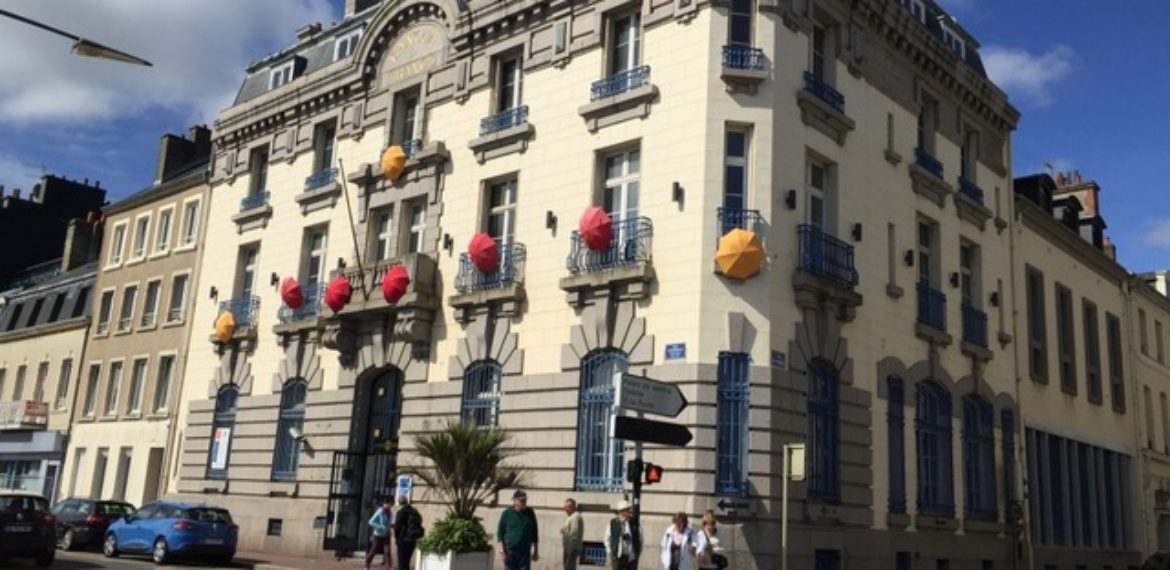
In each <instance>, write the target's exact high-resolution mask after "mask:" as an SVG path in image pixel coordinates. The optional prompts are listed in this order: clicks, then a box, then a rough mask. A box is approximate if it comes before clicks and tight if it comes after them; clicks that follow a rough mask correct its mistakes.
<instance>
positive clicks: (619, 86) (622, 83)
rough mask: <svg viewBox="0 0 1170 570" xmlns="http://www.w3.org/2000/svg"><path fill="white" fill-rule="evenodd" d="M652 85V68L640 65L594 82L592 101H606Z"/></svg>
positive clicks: (591, 94) (590, 89) (591, 93)
mask: <svg viewBox="0 0 1170 570" xmlns="http://www.w3.org/2000/svg"><path fill="white" fill-rule="evenodd" d="M649 83H650V66H649V65H640V66H638V67H634V68H630V69H627V70H625V71H621V72H618V73H615V74H613V75H610V76H609V77H606V78H605V79H600V80H597V81H594V82H593V85H591V86H590V87H589V91H590V100H592V101H596V100H598V99H605V98H606V97H613V96H614V95H621V94H622V93H625V92H626V91H629V90H631V89H635V88H638V87H641V86H643V85H647V84H649Z"/></svg>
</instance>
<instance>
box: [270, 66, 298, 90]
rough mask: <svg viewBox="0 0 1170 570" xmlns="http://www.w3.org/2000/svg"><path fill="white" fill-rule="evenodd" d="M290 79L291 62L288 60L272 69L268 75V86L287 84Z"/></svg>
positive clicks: (275, 86)
mask: <svg viewBox="0 0 1170 570" xmlns="http://www.w3.org/2000/svg"><path fill="white" fill-rule="evenodd" d="M292 80H293V62H292V61H289V62H287V63H284V64H282V65H281V66H280V67H277V68H274V69H273V70H272V73H271V74H270V75H269V76H268V88H269V89H276V88H277V87H280V86H282V85H286V84H288V83H289V82H290V81H292Z"/></svg>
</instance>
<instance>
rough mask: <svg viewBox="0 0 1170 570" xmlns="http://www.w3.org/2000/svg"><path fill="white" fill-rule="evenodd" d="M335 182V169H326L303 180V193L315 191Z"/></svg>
mask: <svg viewBox="0 0 1170 570" xmlns="http://www.w3.org/2000/svg"><path fill="white" fill-rule="evenodd" d="M336 180H337V168H326V169H325V170H322V171H321V172H318V173H316V174H311V175H309V176H308V177H306V178H305V191H309V190H316V189H318V188H321V187H323V186H326V185H329V184H332V183H333V182H335V181H336Z"/></svg>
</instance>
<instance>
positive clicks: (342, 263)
mask: <svg viewBox="0 0 1170 570" xmlns="http://www.w3.org/2000/svg"><path fill="white" fill-rule="evenodd" d="M337 268H338V269H345V258H344V257H339V258H337Z"/></svg>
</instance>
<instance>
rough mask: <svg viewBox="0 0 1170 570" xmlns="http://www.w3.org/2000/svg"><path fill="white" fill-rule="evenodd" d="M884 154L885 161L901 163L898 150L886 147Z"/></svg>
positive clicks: (894, 163)
mask: <svg viewBox="0 0 1170 570" xmlns="http://www.w3.org/2000/svg"><path fill="white" fill-rule="evenodd" d="M885 155H886V162H888V163H890V164H892V165H894V166H898V165H899V164H901V163H902V155H900V154H898V151H896V150H894V149H892V148H887V149H886V152H885Z"/></svg>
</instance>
